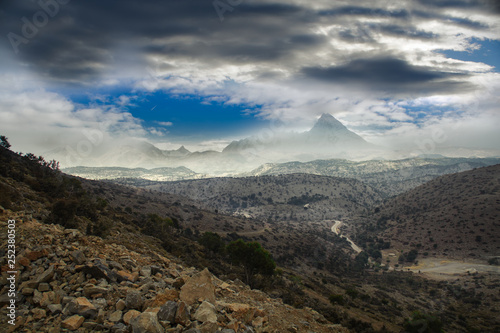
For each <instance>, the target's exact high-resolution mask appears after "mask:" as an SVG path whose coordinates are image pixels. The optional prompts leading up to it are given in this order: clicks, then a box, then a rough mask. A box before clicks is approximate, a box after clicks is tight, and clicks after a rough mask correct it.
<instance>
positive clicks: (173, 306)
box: [158, 301, 177, 323]
mask: <svg viewBox="0 0 500 333" xmlns="http://www.w3.org/2000/svg"><path fill="white" fill-rule="evenodd" d="M176 312H177V303H176V302H172V301H169V302H167V303H165V304H163V305H162V307H161V308H160V311H158V320H163V321H168V322H170V323H174V322H175V313H176Z"/></svg>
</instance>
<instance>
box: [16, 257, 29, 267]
mask: <svg viewBox="0 0 500 333" xmlns="http://www.w3.org/2000/svg"><path fill="white" fill-rule="evenodd" d="M16 262H17V263H18V264H21V265H22V266H24V267H28V266H29V265H30V263H31V261H30V260H29V259H28V258H25V257H19V258H18V259H17V260H16Z"/></svg>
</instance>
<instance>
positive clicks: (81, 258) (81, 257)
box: [70, 250, 87, 265]
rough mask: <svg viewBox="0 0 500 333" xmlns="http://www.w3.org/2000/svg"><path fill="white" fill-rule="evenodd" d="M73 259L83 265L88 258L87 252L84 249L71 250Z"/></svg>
mask: <svg viewBox="0 0 500 333" xmlns="http://www.w3.org/2000/svg"><path fill="white" fill-rule="evenodd" d="M70 257H71V260H73V262H74V263H75V264H77V265H83V264H84V263H85V261H86V260H87V258H85V254H83V252H82V251H80V250H76V251H73V252H71V254H70Z"/></svg>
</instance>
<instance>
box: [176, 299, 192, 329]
mask: <svg viewBox="0 0 500 333" xmlns="http://www.w3.org/2000/svg"><path fill="white" fill-rule="evenodd" d="M189 321H190V320H189V309H188V305H187V304H186V303H184V302H179V304H178V305H177V311H176V312H175V323H177V324H181V325H182V326H188V323H189Z"/></svg>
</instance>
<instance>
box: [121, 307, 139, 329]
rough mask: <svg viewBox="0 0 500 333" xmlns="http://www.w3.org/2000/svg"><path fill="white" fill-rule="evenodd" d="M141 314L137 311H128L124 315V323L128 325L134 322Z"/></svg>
mask: <svg viewBox="0 0 500 333" xmlns="http://www.w3.org/2000/svg"><path fill="white" fill-rule="evenodd" d="M140 314H141V313H140V312H139V311H137V310H130V311H127V313H125V314H124V315H123V322H124V323H125V324H127V325H128V324H130V323H131V322H132V320H134V319H135V318H136V317H137V316H139V315H140Z"/></svg>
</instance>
